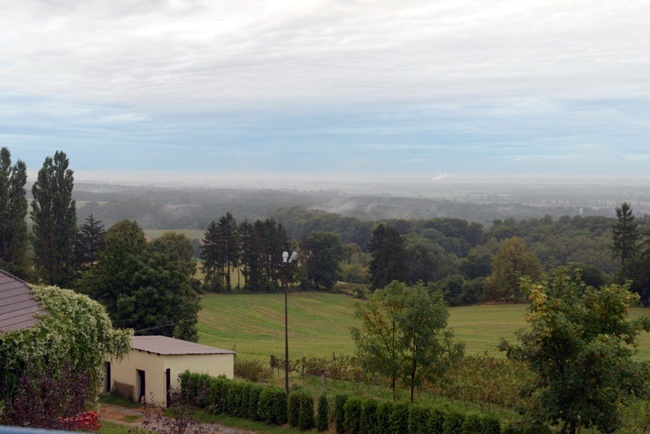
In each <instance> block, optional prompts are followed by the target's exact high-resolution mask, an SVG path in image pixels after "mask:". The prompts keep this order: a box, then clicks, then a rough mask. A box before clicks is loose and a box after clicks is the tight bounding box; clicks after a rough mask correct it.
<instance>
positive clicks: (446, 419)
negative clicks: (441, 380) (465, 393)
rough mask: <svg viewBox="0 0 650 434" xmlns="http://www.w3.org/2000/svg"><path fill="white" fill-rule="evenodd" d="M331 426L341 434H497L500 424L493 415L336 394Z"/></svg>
mask: <svg viewBox="0 0 650 434" xmlns="http://www.w3.org/2000/svg"><path fill="white" fill-rule="evenodd" d="M334 424H335V428H336V431H337V432H338V433H342V434H343V433H344V434H357V433H367V434H392V433H408V434H426V433H431V434H500V433H501V423H500V422H499V418H498V417H497V416H494V415H490V414H487V415H484V414H464V413H459V412H455V411H449V410H443V409H440V408H436V407H431V406H421V405H413V404H407V403H403V402H398V403H394V402H390V401H376V400H374V399H365V400H362V399H361V398H359V397H356V396H350V397H348V396H346V395H338V396H336V399H335V406H334Z"/></svg>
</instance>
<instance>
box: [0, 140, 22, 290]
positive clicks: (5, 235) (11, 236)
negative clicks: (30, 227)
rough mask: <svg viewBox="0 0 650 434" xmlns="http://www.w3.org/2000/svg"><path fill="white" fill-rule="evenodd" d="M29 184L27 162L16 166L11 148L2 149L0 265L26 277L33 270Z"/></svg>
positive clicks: (18, 162)
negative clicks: (29, 251)
mask: <svg viewBox="0 0 650 434" xmlns="http://www.w3.org/2000/svg"><path fill="white" fill-rule="evenodd" d="M26 183H27V167H26V166H25V163H24V162H22V161H20V160H18V161H17V162H16V163H15V164H14V165H12V164H11V153H10V152H9V149H7V148H2V149H0V268H2V269H3V270H6V271H8V272H10V273H11V274H14V275H15V276H18V277H21V278H23V279H24V278H26V277H27V275H28V273H29V263H28V258H27V222H26V221H25V217H26V216H27V199H26V196H25V195H26V191H25V184H26Z"/></svg>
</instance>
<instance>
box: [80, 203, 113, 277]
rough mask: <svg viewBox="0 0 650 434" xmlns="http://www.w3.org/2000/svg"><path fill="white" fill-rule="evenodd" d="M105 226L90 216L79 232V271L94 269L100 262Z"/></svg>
mask: <svg viewBox="0 0 650 434" xmlns="http://www.w3.org/2000/svg"><path fill="white" fill-rule="evenodd" d="M105 233H106V231H105V230H104V225H103V224H102V222H101V221H99V220H95V217H94V216H93V215H92V214H90V215H89V216H88V217H86V222H85V223H84V224H83V226H81V227H79V230H78V231H77V244H76V247H75V255H76V257H77V269H78V270H80V271H83V270H84V269H86V268H92V267H94V266H95V265H96V264H97V261H98V260H99V252H100V251H101V250H102V247H103V244H104V234H105Z"/></svg>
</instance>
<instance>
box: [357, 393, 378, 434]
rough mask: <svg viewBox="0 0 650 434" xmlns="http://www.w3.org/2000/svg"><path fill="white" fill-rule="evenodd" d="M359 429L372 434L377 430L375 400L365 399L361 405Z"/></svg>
mask: <svg viewBox="0 0 650 434" xmlns="http://www.w3.org/2000/svg"><path fill="white" fill-rule="evenodd" d="M359 423H360V427H359V428H360V431H361V432H362V433H368V434H374V433H376V432H377V430H378V423H377V401H376V400H374V399H366V400H365V401H363V405H362V406H361V420H360V421H359Z"/></svg>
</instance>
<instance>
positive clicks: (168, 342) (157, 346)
mask: <svg viewBox="0 0 650 434" xmlns="http://www.w3.org/2000/svg"><path fill="white" fill-rule="evenodd" d="M131 348H133V349H134V350H140V351H146V352H148V353H153V354H160V355H176V356H179V355H187V354H235V352H234V351H229V350H222V349H221V348H215V347H208V346H207V345H201V344H195V343H194V342H187V341H183V340H180V339H174V338H168V337H167V336H133V341H132V342H131Z"/></svg>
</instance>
